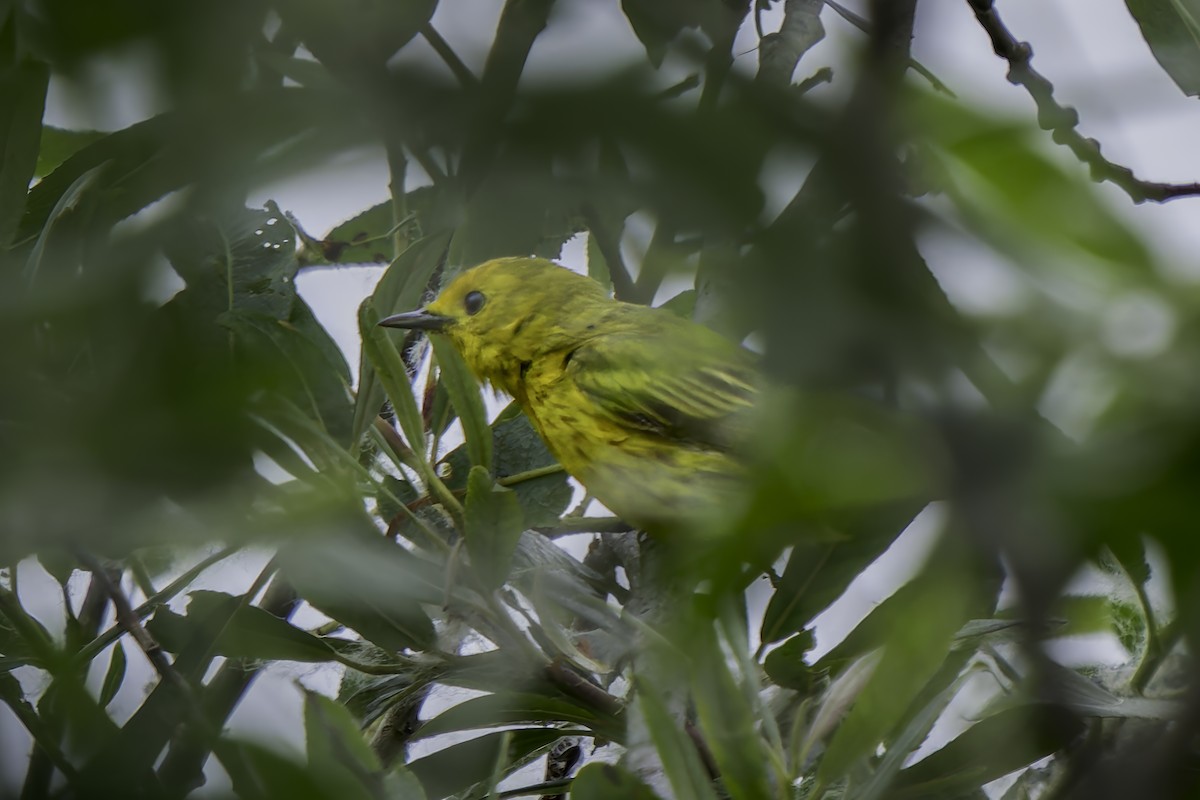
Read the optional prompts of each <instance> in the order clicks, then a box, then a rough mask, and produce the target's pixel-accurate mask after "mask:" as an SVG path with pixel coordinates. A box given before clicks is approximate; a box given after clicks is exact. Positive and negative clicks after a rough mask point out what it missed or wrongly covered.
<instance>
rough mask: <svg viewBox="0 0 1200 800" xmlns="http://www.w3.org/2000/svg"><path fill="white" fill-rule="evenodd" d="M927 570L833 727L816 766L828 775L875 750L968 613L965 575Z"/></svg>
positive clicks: (930, 674)
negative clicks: (863, 682) (842, 717)
mask: <svg viewBox="0 0 1200 800" xmlns="http://www.w3.org/2000/svg"><path fill="white" fill-rule="evenodd" d="M958 572H959V571H958V570H954V569H952V568H950V567H944V568H943V569H939V570H936V571H932V570H927V571H926V573H925V574H923V575H922V576H921V577H918V578H917V579H915V580H914V581H913V582H912V583H911V584H909V586H911V587H912V588H911V590H910V591H908V592H906V593H905V595H904V597H903V606H904V612H905V613H904V614H903V619H904V621H905V622H904V624H903V625H900V626H897V627H894V628H892V629H891V630H890V631H889V632H888V634H887V636H886V638H884V639H883V640H882V643H883V653H882V656H881V658H880V660H879V663H878V665H877V666H876V667H875V669H874V671H873V672H872V673H871V676H870V678H869V679H868V680H867V683H866V685H865V686H864V687H863V689H862V691H861V692H860V693H859V695H858V698H857V700H856V701H855V703H854V706H853V707H852V708H851V709H850V711H849V713H848V714H847V715H846V718H845V720H843V722H842V724H841V725H840V726H839V727H838V729H837V731H836V732H835V733H834V735H833V738H832V739H831V741H830V742H829V748H828V749H827V750H826V751H825V755H824V757H823V758H822V759H821V764H820V767H819V768H818V776H819V777H820V778H823V779H824V780H827V781H828V780H833V779H835V777H836V776H839V775H843V774H845V773H846V771H847V770H848V769H850V767H851V765H852V764H853V763H855V762H857V761H858V759H860V758H861V757H863V756H866V755H868V754H871V753H873V752H874V751H875V748H876V747H877V746H878V744H879V743H880V742H881V741H883V739H884V737H885V736H886V735H887V733H888V731H890V730H891V729H892V728H893V726H895V725H896V724H897V723H898V722H900V720H901V719H902V717H903V716H904V713H905V711H906V709H907V708H908V706H909V704H910V703H911V702H912V700H913V699H914V698H916V697H917V695H918V693H919V692H920V691H921V690H922V689H923V688H924V687H925V685H926V684H927V683H928V681H929V680H930V679H931V678H932V677H933V676H934V675H935V674H936V673H937V672H938V669H939V667H941V665H942V662H943V661H945V659H946V654H947V653H948V652H949V651H950V643H951V641H952V640H953V637H954V634H955V632H956V631H958V629H959V628H961V627H962V624H963V623H964V622H966V620H967V619H970V617H971V611H972V609H970V608H969V605H970V604H969V603H968V602H966V599H967V598H969V597H971V593H970V591H969V590H968V587H967V586H965V585H964V581H965V580H966V576H963V575H960V574H957V573H958Z"/></svg>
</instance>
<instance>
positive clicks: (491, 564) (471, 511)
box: [463, 466, 525, 589]
mask: <svg viewBox="0 0 1200 800" xmlns="http://www.w3.org/2000/svg"><path fill="white" fill-rule="evenodd" d="M524 529H525V525H524V518H523V515H522V514H521V504H520V503H519V502H518V501H517V495H516V493H515V492H513V491H512V490H511V489H505V488H504V487H503V486H497V485H496V484H495V482H494V481H493V480H492V476H491V474H489V473H488V471H487V470H486V469H485V468H483V467H480V466H474V467H471V472H470V475H469V476H468V478H467V502H466V517H465V519H464V528H463V535H464V536H465V537H466V540H467V551H468V552H469V553H470V554H471V566H472V568H473V569H474V570H475V574H476V575H478V576H479V579H480V581H481V582H482V583H483V585H484V587H486V588H487V589H498V588H499V587H501V586H503V585H504V581H505V579H506V578H507V577H508V572H509V570H510V569H511V568H512V557H513V551H515V550H516V548H517V540H518V539H519V538H520V537H521V532H522V531H523V530H524Z"/></svg>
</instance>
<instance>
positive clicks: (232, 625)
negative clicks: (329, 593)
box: [147, 590, 333, 663]
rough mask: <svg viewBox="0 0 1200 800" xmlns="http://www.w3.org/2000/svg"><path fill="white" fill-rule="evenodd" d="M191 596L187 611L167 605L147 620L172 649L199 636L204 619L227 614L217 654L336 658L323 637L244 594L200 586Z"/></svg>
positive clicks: (286, 658)
mask: <svg viewBox="0 0 1200 800" xmlns="http://www.w3.org/2000/svg"><path fill="white" fill-rule="evenodd" d="M189 598H190V600H189V602H188V614H187V615H186V616H180V615H178V614H175V613H174V612H173V611H171V610H170V609H169V608H166V607H163V608H160V609H159V610H158V611H156V612H155V614H154V618H153V619H152V620H151V621H150V623H149V624H148V625H147V629H148V630H149V631H150V633H151V634H152V635H153V636H154V637H155V639H156V640H157V641H158V642H159V644H161V645H162V646H163V647H164V648H165V649H166V650H168V651H169V652H172V653H178V652H180V651H182V650H183V648H184V647H186V646H187V643H188V642H189V641H191V639H192V638H193V637H194V636H197V635H199V632H200V630H201V629H202V628H203V626H204V624H205V621H206V620H210V619H225V620H227V621H226V622H225V624H224V625H223V626H222V627H221V629H220V633H219V634H218V636H217V639H216V642H215V644H214V647H215V650H216V652H217V653H218V654H220V655H223V656H225V657H227V658H245V659H257V660H262V661H301V662H308V663H321V662H326V661H331V660H333V651H332V650H331V649H330V647H329V645H328V644H326V643H325V642H324V641H322V640H321V639H319V638H317V637H316V636H313V635H312V634H311V633H308V632H307V631H302V630H300V629H299V628H297V627H296V626H294V625H292V624H291V623H289V622H288V621H287V620H284V619H280V618H279V617H276V616H275V615H274V614H271V613H269V612H267V611H265V610H264V609H261V608H258V607H257V606H250V605H245V604H244V603H243V602H242V598H240V597H234V596H232V595H229V594H226V593H224V592H214V591H208V590H198V591H194V592H192V593H191V594H190V595H189Z"/></svg>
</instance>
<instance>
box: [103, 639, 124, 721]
mask: <svg viewBox="0 0 1200 800" xmlns="http://www.w3.org/2000/svg"><path fill="white" fill-rule="evenodd" d="M124 681H125V647H124V645H122V644H121V642H119V641H118V642H117V643H116V644H114V645H113V649H112V656H110V657H109V661H108V671H107V672H105V673H104V683H102V684H101V685H100V705H101V706H102V707H107V706H108V704H109V703H111V702H112V701H113V698H114V697H116V696H117V692H118V691H119V690H120V689H121V684H122V683H123V682H124Z"/></svg>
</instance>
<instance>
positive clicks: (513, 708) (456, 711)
mask: <svg viewBox="0 0 1200 800" xmlns="http://www.w3.org/2000/svg"><path fill="white" fill-rule="evenodd" d="M537 722H546V723H555V722H560V723H568V722H569V723H574V724H576V725H580V726H583V727H586V728H588V729H589V730H592V731H596V730H597V728H605V727H606V731H605V732H606V733H614V732H615V733H616V734H617V736H621V734H622V733H623V731H622V730H621V729H620V728H619V727H618V726H616V725H615V724H614V721H613V720H604V719H603V718H601V717H599V716H597V714H596V713H595V712H593V711H591V710H589V709H587V708H584V707H583V706H581V705H579V704H577V703H574V702H572V701H570V700H567V699H565V698H561V697H547V696H545V695H540V694H532V693H529V692H496V693H494V694H488V695H484V696H483V697H473V698H471V699H470V700H464V701H463V702H461V703H459V704H458V705H456V706H452V707H451V708H449V709H447V710H445V711H443V712H442V713H441V714H438V715H437V716H436V717H434V718H433V719H431V720H429V721H428V722H426V723H425V724H424V725H422V726H421V728H420V730H418V731H417V733H416V735H415V737H414V738H420V739H423V738H427V737H429V736H437V735H439V734H443V733H454V732H456V731H469V730H476V729H479V728H494V727H500V726H502V725H514V724H521V723H537Z"/></svg>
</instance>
